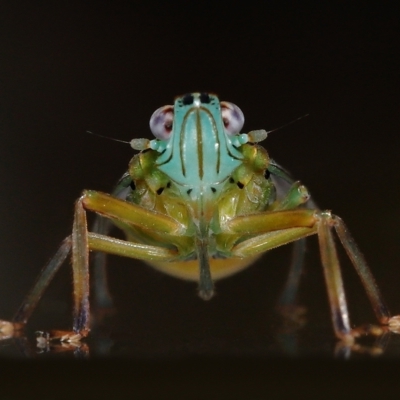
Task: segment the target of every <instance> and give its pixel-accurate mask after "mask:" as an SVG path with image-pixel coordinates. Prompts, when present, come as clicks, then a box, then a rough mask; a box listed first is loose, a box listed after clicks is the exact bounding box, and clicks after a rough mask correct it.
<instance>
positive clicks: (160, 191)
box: [156, 187, 164, 194]
mask: <svg viewBox="0 0 400 400" xmlns="http://www.w3.org/2000/svg"><path fill="white" fill-rule="evenodd" d="M163 191H164V188H163V187H160V188H159V189H157V192H156V193H157V194H161V193H162V192H163Z"/></svg>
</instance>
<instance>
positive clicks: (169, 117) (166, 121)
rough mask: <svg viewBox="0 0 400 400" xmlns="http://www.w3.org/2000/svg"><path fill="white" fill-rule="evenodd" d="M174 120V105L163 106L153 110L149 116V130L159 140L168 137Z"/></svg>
mask: <svg viewBox="0 0 400 400" xmlns="http://www.w3.org/2000/svg"><path fill="white" fill-rule="evenodd" d="M173 121H174V107H173V106H164V107H160V108H159V109H158V110H156V111H154V112H153V115H152V116H151V118H150V130H151V132H152V133H153V135H154V136H155V137H156V138H157V139H160V140H166V139H169V137H170V136H171V132H172V124H173Z"/></svg>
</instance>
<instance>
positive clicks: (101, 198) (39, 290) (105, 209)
mask: <svg viewBox="0 0 400 400" xmlns="http://www.w3.org/2000/svg"><path fill="white" fill-rule="evenodd" d="M87 211H95V212H97V213H100V214H101V215H103V216H104V217H107V218H110V219H111V220H119V221H123V222H124V223H126V224H130V225H135V226H139V227H142V228H146V229H151V230H152V231H156V232H160V233H168V234H176V233H181V232H184V230H185V227H184V226H182V224H180V223H179V222H177V221H176V220H174V219H173V218H170V217H168V216H166V215H164V214H160V213H157V212H154V211H151V210H147V209H144V208H142V207H140V206H137V205H135V204H130V203H127V202H125V201H122V200H119V199H116V198H114V197H111V196H109V195H107V194H104V193H100V192H95V191H85V192H84V193H83V195H82V197H81V198H80V199H79V200H78V201H77V202H76V205H75V215H74V224H73V231H72V235H71V236H68V237H67V238H66V239H65V240H64V241H63V243H62V244H61V246H60V248H59V249H58V251H57V253H56V254H55V256H54V257H53V258H52V259H51V260H50V261H49V263H48V264H47V265H46V266H45V268H44V269H43V270H42V272H41V274H40V276H39V278H38V280H37V281H36V283H35V285H34V287H33V289H32V290H31V291H30V293H29V294H28V296H27V297H26V298H25V299H24V301H23V303H22V305H21V306H20V308H19V310H18V312H17V313H16V315H15V317H14V319H13V322H14V323H22V324H25V323H26V322H27V320H28V319H29V317H30V315H31V313H32V312H33V310H34V308H35V307H36V305H37V303H38V301H39V300H40V298H41V296H42V294H43V292H44V290H45V289H46V287H47V286H48V284H49V283H50V281H51V280H52V278H53V277H54V275H55V274H56V272H57V271H58V270H59V268H60V266H61V265H62V263H63V262H64V260H65V258H66V257H67V256H68V254H69V252H70V250H71V248H72V267H73V290H74V293H73V298H74V322H73V331H74V333H75V334H78V335H80V336H86V335H87V334H88V333H89V329H90V327H89V317H90V305H89V251H91V250H96V251H102V252H106V253H110V254H117V255H121V256H125V257H131V258H135V259H140V260H145V261H172V260H176V259H177V258H178V256H179V253H178V250H174V249H170V248H164V247H158V246H150V245H146V244H141V243H134V242H127V241H124V240H120V239H115V238H112V237H108V236H104V235H101V234H96V233H90V232H88V229H87V221H86V212H87Z"/></svg>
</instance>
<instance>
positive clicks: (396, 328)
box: [388, 315, 400, 333]
mask: <svg viewBox="0 0 400 400" xmlns="http://www.w3.org/2000/svg"><path fill="white" fill-rule="evenodd" d="M388 326H389V329H390V330H391V331H392V332H394V333H400V315H395V316H394V317H392V318H390V319H389V322H388Z"/></svg>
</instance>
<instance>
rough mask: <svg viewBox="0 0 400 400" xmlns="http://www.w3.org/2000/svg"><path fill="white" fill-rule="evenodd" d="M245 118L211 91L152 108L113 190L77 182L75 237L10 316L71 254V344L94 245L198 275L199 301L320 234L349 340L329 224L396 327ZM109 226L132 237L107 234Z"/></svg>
mask: <svg viewBox="0 0 400 400" xmlns="http://www.w3.org/2000/svg"><path fill="white" fill-rule="evenodd" d="M243 123H244V116H243V113H242V111H241V110H240V109H239V107H237V106H236V105H234V104H232V103H228V102H223V101H222V102H220V101H219V99H218V97H217V96H215V95H213V94H208V93H190V94H185V95H184V96H180V97H177V98H176V99H175V103H174V105H168V106H164V107H161V108H159V109H158V110H156V111H155V112H154V113H153V115H152V116H151V119H150V129H151V131H152V133H153V134H154V136H155V139H153V140H148V139H134V140H132V142H131V145H132V147H133V148H134V149H136V150H139V151H140V152H139V153H138V154H136V155H135V156H134V157H133V158H132V160H131V161H130V163H129V168H128V171H127V172H126V173H125V174H124V175H123V176H122V178H121V179H120V181H119V182H118V185H117V187H116V189H115V190H114V192H113V193H112V194H111V195H110V194H105V193H101V192H98V191H93V190H84V191H83V194H82V196H81V197H80V198H79V199H78V200H77V202H76V205H75V215H74V223H73V229H72V234H71V235H70V236H68V237H67V238H66V239H65V240H64V241H63V243H62V244H61V246H60V248H59V249H58V251H57V253H56V254H55V256H54V257H53V258H52V259H51V260H50V262H49V263H48V264H47V266H46V267H45V268H44V269H43V271H42V272H41V275H40V276H39V278H38V280H37V282H36V284H35V285H34V287H33V289H32V291H31V292H30V293H29V294H28V296H27V297H26V299H25V300H24V302H23V303H22V305H21V307H20V309H19V310H18V312H17V314H16V316H15V318H14V324H15V325H18V324H19V325H24V324H26V323H27V321H28V319H29V317H30V315H31V313H32V311H33V310H34V308H35V306H36V304H37V303H38V301H39V299H40V297H41V296H42V293H43V291H44V289H45V288H46V287H47V285H48V284H49V282H50V281H51V279H52V278H53V276H54V275H55V273H56V272H57V270H58V269H59V268H60V266H61V264H62V263H63V262H64V260H65V259H66V257H67V256H68V255H69V253H70V252H72V268H73V288H74V294H73V297H74V315H73V329H72V331H71V332H70V333H67V334H66V335H65V336H63V338H62V339H63V340H72V341H76V340H77V339H79V338H82V337H85V336H87V335H88V334H89V331H90V325H89V317H90V307H89V252H90V251H96V252H102V253H109V254H116V255H120V256H125V257H131V258H134V259H140V260H143V261H145V262H146V263H148V264H150V265H151V266H153V267H154V268H156V269H158V270H160V271H162V272H164V273H167V274H170V275H173V276H175V277H178V278H182V279H187V280H194V281H197V282H198V293H199V295H200V297H201V298H202V299H204V300H209V299H211V297H212V296H213V294H214V282H215V281H216V280H218V279H221V278H224V277H227V276H229V275H231V274H234V273H237V272H239V271H241V270H242V269H244V268H246V267H248V266H249V265H251V264H252V263H253V262H254V261H255V260H256V259H257V258H258V257H260V256H261V255H262V254H263V253H264V252H266V251H268V250H271V249H273V248H275V247H278V246H282V245H285V244H288V243H291V242H296V243H298V244H299V243H300V244H302V243H304V240H305V238H306V237H308V236H311V235H317V237H318V240H319V246H320V253H321V261H322V266H323V271H324V275H325V280H326V286H327V292H328V298H329V304H330V308H331V314H332V321H333V328H334V332H335V334H336V336H337V337H338V338H339V339H342V340H345V341H350V342H351V341H353V340H354V337H355V336H356V332H355V331H354V330H352V329H351V326H350V321H349V314H348V310H347V303H346V298H345V292H344V289H343V282H342V277H341V272H340V266H339V261H338V256H337V252H336V248H335V244H334V239H333V233H332V231H333V230H334V231H336V233H337V235H338V237H339V239H340V241H341V243H342V245H343V247H344V248H345V250H346V252H347V254H348V256H349V258H350V260H351V262H352V263H353V265H354V267H355V269H356V271H357V273H358V275H359V277H360V279H361V281H362V284H363V285H364V287H365V290H366V293H367V295H368V297H369V300H370V302H371V304H372V308H373V310H374V312H375V314H376V316H377V319H378V321H379V322H380V323H381V324H389V325H393V326H394V325H397V324H398V323H399V319H400V317H399V316H397V317H391V316H390V313H389V311H388V308H387V307H386V305H385V303H384V301H383V298H382V295H381V293H380V291H379V289H378V287H377V285H376V283H375V281H374V278H373V276H372V274H371V272H370V269H369V268H368V266H367V263H366V261H365V259H364V257H363V255H362V253H361V252H360V250H359V248H358V247H357V245H356V243H355V241H354V240H353V238H352V237H351V235H350V233H349V231H348V229H347V227H346V225H345V224H344V222H343V221H342V220H341V219H340V218H339V217H338V216H336V215H333V214H331V212H329V211H322V210H320V209H318V208H317V207H316V206H315V204H314V202H313V201H312V200H311V199H310V195H309V193H308V191H307V189H306V188H305V186H304V185H302V184H300V182H298V181H294V180H293V179H292V178H291V177H290V175H289V174H288V173H287V172H286V171H285V170H284V169H283V168H282V167H280V166H279V165H278V164H277V163H276V162H275V161H273V160H272V159H271V158H270V157H269V155H268V153H267V151H266V150H265V149H264V147H262V146H260V145H259V144H258V143H259V142H261V141H263V140H264V139H266V137H267V132H266V131H264V130H256V131H251V132H249V133H247V134H246V133H240V131H241V129H242V127H243ZM88 211H91V212H94V213H97V214H98V215H100V216H101V217H102V218H101V219H99V220H98V221H99V222H98V223H97V226H96V228H95V229H94V231H89V230H88V227H87V221H86V213H87V212H88ZM107 221H108V222H107ZM111 224H113V225H116V226H117V227H118V228H120V229H121V230H122V231H123V232H124V233H125V235H126V239H127V240H120V239H117V238H114V237H111V236H109V235H108V226H109V225H111ZM298 248H301V246H298ZM300 253H301V251H300ZM295 264H296V263H294V265H295ZM296 268H298V267H296ZM292 274H294V275H296V271H295V270H293V271H292ZM297 275H298V271H297ZM297 284H298V282H297V281H296V279H295V282H294V283H293V282H292V283H291V284H290V285H289V288H288V292H287V293H289V297H290V295H291V294H293V293H294V292H295V290H296V287H297ZM4 323H5V322H4Z"/></svg>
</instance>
